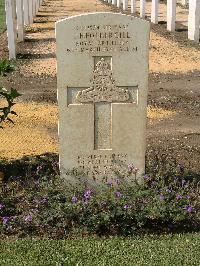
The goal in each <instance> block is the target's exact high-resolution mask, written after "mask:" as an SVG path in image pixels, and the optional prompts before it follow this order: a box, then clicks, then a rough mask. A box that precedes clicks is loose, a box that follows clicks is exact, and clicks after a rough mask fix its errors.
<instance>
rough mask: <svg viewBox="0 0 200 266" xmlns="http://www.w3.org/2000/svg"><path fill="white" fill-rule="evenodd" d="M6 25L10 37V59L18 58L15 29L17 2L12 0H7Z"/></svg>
mask: <svg viewBox="0 0 200 266" xmlns="http://www.w3.org/2000/svg"><path fill="white" fill-rule="evenodd" d="M5 10H6V25H7V37H8V51H9V59H16V29H15V13H16V8H15V3H14V1H12V0H6V2H5Z"/></svg>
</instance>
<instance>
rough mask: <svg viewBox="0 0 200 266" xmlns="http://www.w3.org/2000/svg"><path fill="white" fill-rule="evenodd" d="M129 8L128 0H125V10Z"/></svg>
mask: <svg viewBox="0 0 200 266" xmlns="http://www.w3.org/2000/svg"><path fill="white" fill-rule="evenodd" d="M127 9H128V0H123V10H124V11H125V10H127Z"/></svg>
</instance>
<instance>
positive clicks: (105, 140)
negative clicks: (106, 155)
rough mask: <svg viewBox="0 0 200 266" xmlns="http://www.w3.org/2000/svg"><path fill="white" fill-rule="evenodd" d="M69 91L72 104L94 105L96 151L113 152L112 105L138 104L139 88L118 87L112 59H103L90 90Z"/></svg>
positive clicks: (96, 70) (96, 69) (99, 62)
mask: <svg viewBox="0 0 200 266" xmlns="http://www.w3.org/2000/svg"><path fill="white" fill-rule="evenodd" d="M68 90H69V91H68V96H69V97H70V96H71V97H70V98H71V101H70V102H71V104H94V150H112V105H113V104H114V103H118V104H119V103H121V104H133V103H137V98H138V97H137V93H138V86H133V87H128V86H120V87H118V86H116V85H115V81H114V79H113V76H112V64H111V58H110V62H108V60H106V58H101V59H100V60H99V61H98V62H97V64H96V65H95V69H94V71H93V79H92V84H91V86H90V88H86V89H85V88H81V89H80V88H76V89H75V88H68ZM70 93H71V95H70ZM69 104H70V103H69Z"/></svg>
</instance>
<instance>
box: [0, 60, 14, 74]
mask: <svg viewBox="0 0 200 266" xmlns="http://www.w3.org/2000/svg"><path fill="white" fill-rule="evenodd" d="M13 70H14V66H13V65H12V64H11V63H10V61H9V60H7V59H2V60H0V76H6V73H9V72H11V71H13Z"/></svg>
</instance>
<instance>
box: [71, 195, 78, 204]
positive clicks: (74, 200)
mask: <svg viewBox="0 0 200 266" xmlns="http://www.w3.org/2000/svg"><path fill="white" fill-rule="evenodd" d="M77 202H78V198H77V197H76V196H73V197H72V203H73V204H76V203H77Z"/></svg>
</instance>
